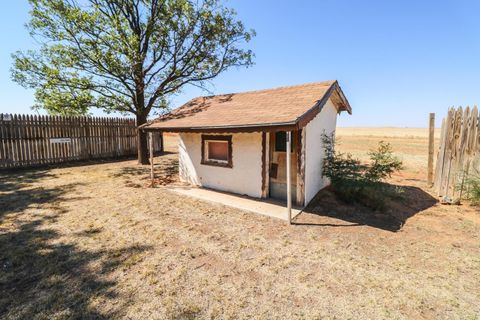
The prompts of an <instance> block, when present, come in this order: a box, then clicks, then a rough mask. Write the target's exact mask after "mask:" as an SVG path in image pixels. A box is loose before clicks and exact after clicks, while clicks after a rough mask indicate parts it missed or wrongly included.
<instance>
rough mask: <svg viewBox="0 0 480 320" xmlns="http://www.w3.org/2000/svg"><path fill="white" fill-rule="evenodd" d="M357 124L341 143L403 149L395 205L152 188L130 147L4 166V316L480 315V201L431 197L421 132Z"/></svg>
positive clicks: (170, 170) (168, 167)
mask: <svg viewBox="0 0 480 320" xmlns="http://www.w3.org/2000/svg"><path fill="white" fill-rule="evenodd" d="M349 130H350V129H340V130H339V133H338V136H339V137H340V138H341V139H342V141H343V143H342V145H341V148H342V150H343V151H345V152H347V151H348V152H353V153H354V154H356V155H358V156H359V157H365V154H366V151H367V150H368V148H370V147H372V146H374V145H375V144H376V141H378V140H379V139H383V140H386V141H390V142H391V143H392V145H393V147H394V149H395V150H396V151H397V152H398V154H399V156H401V157H402V158H403V160H404V161H405V165H406V170H405V172H403V173H400V174H397V175H395V176H393V177H392V179H391V180H390V181H389V182H390V183H391V184H394V185H398V186H401V187H402V188H404V195H403V197H402V198H401V199H399V200H398V201H396V202H394V203H391V204H390V206H389V209H388V210H387V211H385V212H380V213H372V212H369V211H368V210H366V209H365V208H359V207H354V206H347V205H345V204H342V203H339V202H338V201H337V200H336V199H334V198H333V197H332V195H331V194H330V193H329V192H322V193H320V194H319V195H318V197H317V200H316V202H315V203H313V204H311V205H310V206H309V207H308V208H307V210H306V212H305V213H303V214H302V215H301V217H300V218H299V220H298V221H297V224H296V225H293V226H288V225H287V224H286V223H285V222H283V221H279V220H274V219H271V218H267V217H263V216H259V215H254V214H250V213H247V212H242V211H240V210H236V209H232V208H228V207H225V206H221V205H216V204H211V203H207V202H202V201H198V200H194V199H190V198H186V197H181V196H179V195H177V194H174V193H171V192H169V191H168V190H166V189H165V188H163V187H162V186H157V187H156V188H148V187H147V185H148V181H149V179H148V173H149V167H148V166H144V167H141V166H137V165H136V163H135V161H133V160H129V161H121V162H113V163H98V164H87V165H83V166H76V167H64V168H54V169H42V170H28V171H17V172H11V173H5V172H4V173H2V172H0V293H1V294H0V318H5V319H69V318H128V319H150V318H154V319H196V318H201V319H211V318H224V319H252V318H257V319H320V318H326V319H334V318H340V319H344V318H350V319H352V318H354V319H365V318H368V319H382V318H383V319H406V318H409V319H411V318H415V319H478V318H480V213H479V210H478V208H473V207H469V206H468V205H462V206H442V205H440V204H438V203H437V202H436V199H435V197H434V196H433V194H431V193H430V191H429V189H428V188H426V186H425V181H424V179H425V168H426V166H425V163H426V139H427V138H426V136H421V135H420V133H418V134H411V132H410V131H409V132H406V133H404V134H403V135H402V134H401V131H402V129H400V130H399V131H398V129H392V130H395V133H394V132H393V131H392V132H389V131H388V130H387V129H384V130H383V131H381V132H382V133H381V134H380V133H378V134H373V133H372V131H368V130H363V131H362V132H360V131H359V130H353V131H349ZM375 130H378V129H375ZM407 131H408V130H407ZM375 132H380V131H375ZM360 133H361V134H360ZM166 142H167V146H168V148H167V150H169V151H171V152H170V153H168V154H166V155H164V156H162V157H157V159H156V170H157V172H158V173H161V174H162V176H163V178H164V181H171V180H175V174H176V164H177V160H176V153H175V151H176V150H175V143H174V142H175V136H168V137H166Z"/></svg>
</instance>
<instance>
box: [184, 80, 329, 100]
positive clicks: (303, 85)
mask: <svg viewBox="0 0 480 320" xmlns="http://www.w3.org/2000/svg"><path fill="white" fill-rule="evenodd" d="M335 82H337V80H325V81H318V82H307V83H303V84H294V85H289V86H280V87H273V88H268V89H258V90H248V91H241V92H229V93H221V94H214V95H210V96H198V97H196V98H193V99H198V98H213V97H220V96H228V95H230V94H248V93H258V92H264V91H274V90H282V89H290V88H299V87H306V86H311V85H315V84H317V85H318V84H324V85H327V84H328V85H330V86H331V85H332V84H334V83H335Z"/></svg>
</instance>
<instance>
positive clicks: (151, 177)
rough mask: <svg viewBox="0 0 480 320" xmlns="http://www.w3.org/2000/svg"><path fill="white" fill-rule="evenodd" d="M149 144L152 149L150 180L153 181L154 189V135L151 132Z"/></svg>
mask: <svg viewBox="0 0 480 320" xmlns="http://www.w3.org/2000/svg"><path fill="white" fill-rule="evenodd" d="M148 138H149V139H148V140H149V141H148V142H149V147H150V179H152V187H153V183H154V179H155V174H154V172H153V152H154V150H153V133H152V132H149V133H148Z"/></svg>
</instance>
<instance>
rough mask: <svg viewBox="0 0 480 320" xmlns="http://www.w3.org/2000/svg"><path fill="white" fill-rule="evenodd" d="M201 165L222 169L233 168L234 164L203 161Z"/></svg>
mask: <svg viewBox="0 0 480 320" xmlns="http://www.w3.org/2000/svg"><path fill="white" fill-rule="evenodd" d="M200 164H203V165H205V166H212V167H221V168H232V167H233V166H232V164H230V163H220V162H214V161H202V162H200Z"/></svg>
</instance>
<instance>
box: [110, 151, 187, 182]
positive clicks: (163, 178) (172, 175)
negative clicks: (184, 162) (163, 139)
mask: <svg viewBox="0 0 480 320" xmlns="http://www.w3.org/2000/svg"><path fill="white" fill-rule="evenodd" d="M172 155H173V156H168V157H161V158H156V159H155V160H154V174H155V184H156V185H157V184H161V185H166V184H169V183H173V182H175V181H178V158H177V156H176V154H173V153H172ZM111 176H112V177H115V178H119V177H120V178H123V179H125V184H126V186H130V187H136V188H139V187H142V184H140V183H139V182H142V183H143V185H144V184H145V183H146V182H147V181H150V166H128V167H122V168H120V169H119V170H118V171H117V172H115V173H113V174H112V175H111ZM139 180H140V181H139Z"/></svg>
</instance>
